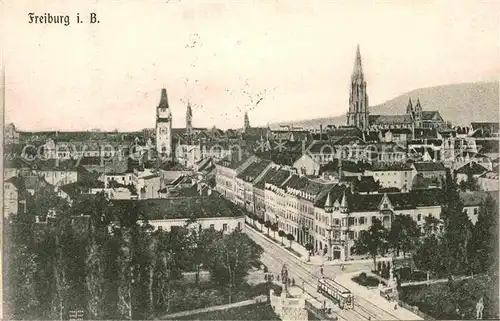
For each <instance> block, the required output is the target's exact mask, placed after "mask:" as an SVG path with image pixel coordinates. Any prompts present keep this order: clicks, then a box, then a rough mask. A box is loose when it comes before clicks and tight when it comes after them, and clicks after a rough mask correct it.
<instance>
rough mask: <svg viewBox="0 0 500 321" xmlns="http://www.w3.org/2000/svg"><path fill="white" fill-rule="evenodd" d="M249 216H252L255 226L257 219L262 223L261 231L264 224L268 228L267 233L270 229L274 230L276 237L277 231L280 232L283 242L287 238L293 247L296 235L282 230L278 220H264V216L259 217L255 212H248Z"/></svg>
mask: <svg viewBox="0 0 500 321" xmlns="http://www.w3.org/2000/svg"><path fill="white" fill-rule="evenodd" d="M247 216H248V217H250V218H251V219H252V221H253V225H254V226H255V221H257V222H258V223H259V224H260V231H261V232H262V230H263V226H264V227H265V228H267V235H269V230H272V231H273V233H274V235H273V236H274V238H276V232H278V236H279V237H281V244H283V238H286V239H287V240H288V241H289V242H290V247H292V242H293V241H295V236H293V234H292V233H286V232H285V231H283V230H280V229H279V227H278V222H271V221H270V220H267V221H266V220H264V219H263V218H262V217H259V216H258V215H256V214H255V213H251V212H249V213H247Z"/></svg>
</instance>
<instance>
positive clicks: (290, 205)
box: [279, 174, 335, 245]
mask: <svg viewBox="0 0 500 321" xmlns="http://www.w3.org/2000/svg"><path fill="white" fill-rule="evenodd" d="M333 186H335V183H332V182H331V181H330V180H324V179H321V178H315V179H311V178H309V177H306V176H303V175H296V174H294V175H292V176H291V177H290V178H289V179H288V180H287V181H286V182H285V183H284V184H283V188H284V190H285V199H284V200H285V212H284V214H285V215H284V217H280V218H279V220H280V223H281V225H282V226H283V227H284V231H285V232H287V233H291V234H292V235H293V236H294V238H295V240H296V241H297V242H299V243H300V244H302V245H305V244H306V243H311V244H313V242H314V232H313V229H314V226H315V221H314V204H315V203H316V201H317V200H318V198H319V197H321V196H322V195H323V194H325V193H327V192H328V191H329V190H330V189H331V188H332V187H333Z"/></svg>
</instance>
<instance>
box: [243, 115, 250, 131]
mask: <svg viewBox="0 0 500 321" xmlns="http://www.w3.org/2000/svg"><path fill="white" fill-rule="evenodd" d="M248 128H250V119H248V112H245V119H244V124H243V131H246V130H247V129H248Z"/></svg>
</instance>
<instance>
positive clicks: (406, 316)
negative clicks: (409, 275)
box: [335, 272, 423, 320]
mask: <svg viewBox="0 0 500 321" xmlns="http://www.w3.org/2000/svg"><path fill="white" fill-rule="evenodd" d="M358 274H359V272H352V273H345V274H341V275H338V276H337V277H336V279H335V281H337V282H338V283H340V284H342V285H343V286H345V287H347V288H348V289H350V290H351V292H352V293H354V294H355V295H357V296H359V297H361V298H362V299H364V300H366V301H369V302H371V303H373V304H375V305H377V306H378V307H379V308H380V309H382V310H385V311H386V312H387V313H389V314H392V315H394V316H396V317H397V318H399V319H400V320H423V319H422V318H421V317H419V316H418V315H416V314H415V313H413V312H410V311H408V310H406V309H405V308H402V307H398V308H397V309H396V310H394V305H395V304H396V303H395V302H389V301H387V300H386V299H384V298H383V297H381V296H380V294H379V292H378V291H379V290H378V289H372V290H370V289H367V288H365V287H364V286H361V285H359V284H357V283H356V282H354V281H352V280H351V278H352V277H354V276H356V275H358ZM358 303H361V302H359V301H358Z"/></svg>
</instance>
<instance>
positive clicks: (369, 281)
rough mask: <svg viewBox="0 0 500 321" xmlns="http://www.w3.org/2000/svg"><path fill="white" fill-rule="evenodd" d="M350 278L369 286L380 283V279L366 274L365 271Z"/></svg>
mask: <svg viewBox="0 0 500 321" xmlns="http://www.w3.org/2000/svg"><path fill="white" fill-rule="evenodd" d="M352 280H353V281H354V282H356V283H358V284H359V285H362V286H369V287H373V286H378V284H379V283H380V281H379V280H378V279H377V278H375V277H373V276H370V275H366V273H365V272H361V273H360V274H359V275H358V276H355V277H353V278H352ZM382 284H384V285H385V283H384V282H382Z"/></svg>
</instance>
